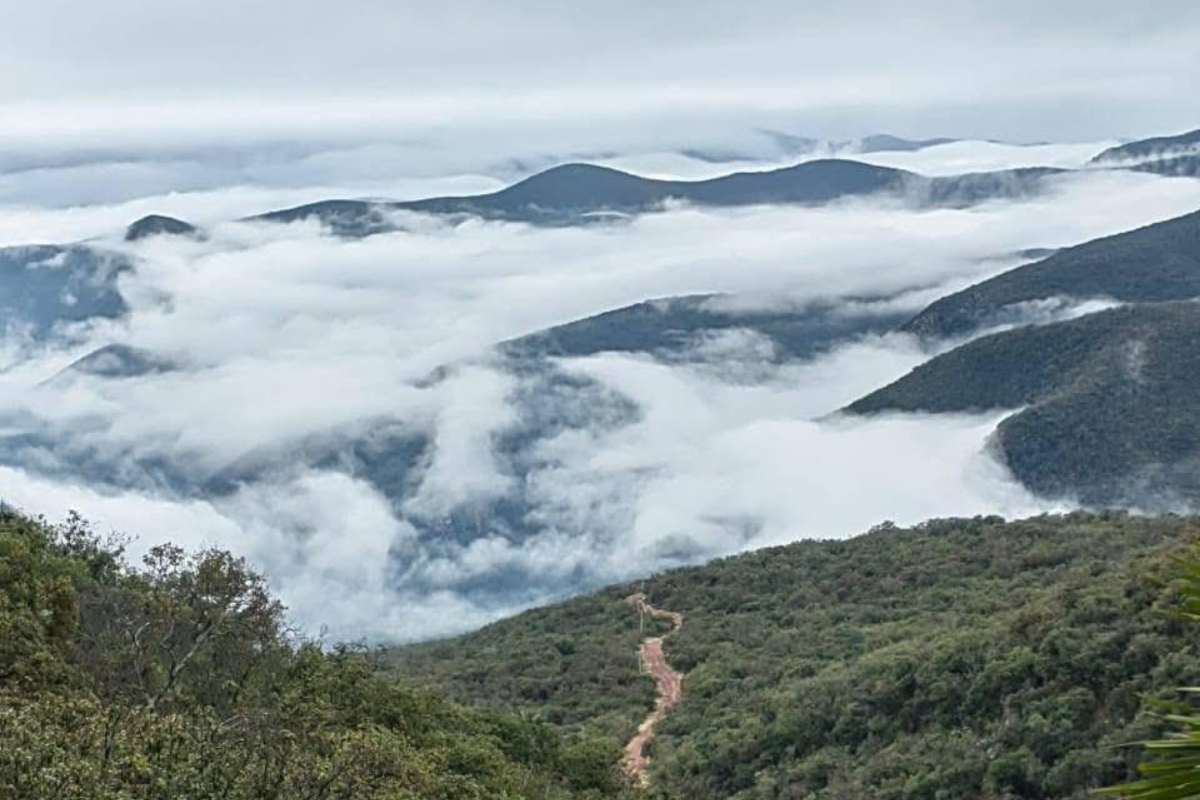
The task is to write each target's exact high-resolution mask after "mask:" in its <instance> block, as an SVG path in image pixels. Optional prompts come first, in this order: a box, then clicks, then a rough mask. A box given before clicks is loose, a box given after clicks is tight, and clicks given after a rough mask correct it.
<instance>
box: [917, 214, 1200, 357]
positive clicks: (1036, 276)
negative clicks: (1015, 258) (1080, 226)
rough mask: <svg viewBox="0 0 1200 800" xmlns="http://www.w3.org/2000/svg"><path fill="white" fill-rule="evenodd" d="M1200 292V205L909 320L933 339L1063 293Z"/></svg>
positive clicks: (1017, 272)
mask: <svg viewBox="0 0 1200 800" xmlns="http://www.w3.org/2000/svg"><path fill="white" fill-rule="evenodd" d="M1198 296H1200V211H1198V212H1194V213H1191V214H1187V215H1185V216H1182V217H1176V218H1175V219H1170V220H1166V221H1164V222H1157V223H1155V224H1153V225H1147V226H1145V227H1143V228H1138V229H1136V230H1132V231H1127V232H1125V233H1119V234H1116V235H1115V236H1107V237H1104V238H1102V239H1095V240H1093V241H1090V242H1086V243H1084V244H1081V245H1077V246H1075V247H1068V248H1066V249H1063V250H1059V251H1058V252H1056V253H1054V254H1053V255H1051V256H1049V257H1048V258H1044V259H1042V260H1040V261H1036V262H1034V263H1032V264H1026V265H1024V266H1020V267H1017V268H1016V269H1012V270H1009V271H1008V272H1005V273H1003V274H1001V275H997V276H996V277H994V278H991V279H989V280H986V281H983V282H982V283H977V284H975V285H974V286H970V287H968V288H966V289H963V290H962V291H959V292H955V293H954V294H951V295H947V296H946V297H943V298H941V299H939V300H937V301H936V302H934V303H932V304H931V305H930V306H929V307H928V308H926V309H925V310H924V311H922V312H921V313H920V314H918V315H917V316H916V317H914V318H913V319H912V320H910V321H909V322H907V323H905V325H904V326H903V327H902V330H905V331H907V332H909V333H913V334H916V335H918V336H922V337H927V338H949V337H958V336H965V335H967V334H969V333H971V332H973V331H975V330H978V329H980V328H983V327H986V326H988V325H990V324H995V323H996V322H998V321H1005V320H1004V315H1005V314H1006V312H1009V311H1011V310H1012V307H1014V306H1018V305H1019V304H1022V303H1028V302H1031V301H1038V300H1048V299H1055V298H1065V297H1069V298H1078V299H1085V298H1098V297H1099V298H1111V299H1114V300H1119V301H1122V302H1127V303H1143V302H1162V301H1170V300H1187V299H1191V298H1193V297H1198Z"/></svg>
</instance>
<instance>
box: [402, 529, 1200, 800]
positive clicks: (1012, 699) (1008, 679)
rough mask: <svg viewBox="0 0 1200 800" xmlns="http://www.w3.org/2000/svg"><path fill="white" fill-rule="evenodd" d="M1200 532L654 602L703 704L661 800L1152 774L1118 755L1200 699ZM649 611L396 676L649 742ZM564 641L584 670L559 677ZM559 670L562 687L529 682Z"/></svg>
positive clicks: (944, 540)
mask: <svg viewBox="0 0 1200 800" xmlns="http://www.w3.org/2000/svg"><path fill="white" fill-rule="evenodd" d="M1198 533H1200V523H1197V521H1195V520H1190V519H1180V518H1173V517H1163V518H1139V517H1130V516H1125V515H1122V514H1101V515H1088V514H1071V515H1067V516H1061V517H1060V516H1048V517H1040V518H1035V519H1031V520H1026V521H1022V522H1012V523H1005V522H1003V521H1002V520H1000V519H998V518H977V519H967V520H946V521H937V522H930V523H926V524H924V525H921V526H918V527H916V528H913V529H907V530H906V529H899V528H896V527H895V526H889V525H885V526H881V527H880V529H878V530H876V531H874V532H872V533H871V534H869V535H866V536H863V537H859V538H856V539H852V540H848V541H828V542H802V543H797V544H793V545H789V546H786V547H779V548H773V549H769V550H763V551H759V552H755V553H750V554H746V555H742V556H736V557H733V558H729V559H725V560H723V561H718V562H715V563H713V564H710V565H708V566H704V567H699V568H688V569H681V570H677V571H674V572H670V573H666V574H664V575H661V576H659V577H656V578H654V579H651V580H648V581H646V582H645V584H644V588H645V591H646V592H647V593H648V595H649V597H650V600H651V602H652V603H653V604H654V605H655V606H658V607H660V608H669V609H673V610H678V611H681V612H683V613H684V615H685V618H686V620H687V624H686V625H684V627H683V628H682V629H681V630H680V631H679V633H678V634H676V635H675V636H673V637H671V638H670V639H668V640H667V657H668V658H669V659H670V661H671V663H672V665H673V666H675V667H676V668H677V669H679V670H681V671H683V672H684V673H685V678H684V696H683V701H682V702H681V703H680V704H679V705H678V706H676V707H675V709H674V710H673V711H672V712H671V714H670V715H669V716H668V717H667V718H666V720H665V721H664V722H663V723H662V724H661V726H660V727H659V729H658V731H659V732H658V734H657V735H656V737H655V739H654V740H653V741H652V746H651V752H650V755H651V769H652V773H653V778H654V785H656V786H658V787H660V788H662V789H664V790H666V791H671V792H674V793H675V794H676V795H677V796H679V797H687V798H695V799H696V800H704V799H705V798H713V799H714V800H716V799H717V798H720V799H721V800H730V799H731V798H733V799H734V800H751V799H754V800H758V799H759V798H764V799H765V798H772V799H780V800H782V799H783V798H788V799H791V798H828V799H830V800H833V799H835V798H836V799H838V800H840V799H841V798H855V799H857V798H863V797H871V798H905V799H906V800H908V799H912V800H917V799H919V798H929V799H931V800H932V799H933V798H970V797H985V798H1009V797H1013V798H1015V797H1020V798H1069V797H1084V796H1087V795H1088V794H1089V792H1090V791H1091V789H1092V788H1093V787H1096V786H1101V785H1105V784H1107V783H1112V782H1115V781H1119V780H1122V779H1124V778H1125V777H1127V776H1128V775H1130V774H1131V769H1132V764H1131V763H1130V762H1129V760H1128V756H1129V753H1128V751H1127V750H1125V749H1121V748H1117V747H1114V746H1113V745H1116V744H1119V743H1123V742H1129V741H1136V740H1139V739H1145V738H1148V737H1150V736H1152V735H1154V732H1155V731H1157V730H1158V729H1159V728H1160V727H1161V721H1159V720H1156V719H1154V718H1152V717H1146V716H1141V715H1139V709H1140V707H1141V703H1142V696H1143V695H1144V694H1146V693H1148V692H1153V691H1154V690H1155V689H1156V687H1161V686H1171V685H1184V684H1190V683H1197V682H1200V681H1198V680H1197V679H1200V661H1198V660H1197V658H1196V656H1197V642H1196V641H1195V638H1194V632H1193V631H1192V630H1190V628H1189V626H1186V625H1184V624H1182V623H1181V622H1180V621H1178V620H1176V619H1173V618H1171V617H1170V616H1169V615H1167V614H1164V613H1162V611H1163V610H1164V609H1167V608H1170V607H1172V606H1173V605H1174V604H1175V602H1176V598H1175V595H1174V590H1173V589H1172V588H1170V587H1169V586H1166V585H1163V584H1162V583H1160V582H1156V581H1157V579H1159V578H1165V577H1166V576H1169V574H1170V572H1171V569H1172V566H1171V560H1170V559H1171V554H1172V553H1174V552H1176V551H1178V549H1179V548H1180V547H1181V546H1182V545H1183V544H1184V543H1185V542H1188V541H1191V540H1192V539H1194V538H1195V537H1196V535H1197V534H1198ZM632 589H633V587H617V588H615V589H613V590H611V591H609V592H605V593H603V594H601V595H597V596H594V597H591V598H586V599H584V600H580V601H573V603H568V604H564V605H561V606H558V607H555V608H553V609H543V610H539V611H536V612H530V613H529V614H526V615H522V616H521V617H517V618H514V619H511V620H506V621H504V622H500V623H497V624H495V625H493V626H491V627H490V628H488V629H485V630H484V631H481V632H478V633H475V634H471V635H469V636H466V637H463V638H461V639H458V640H454V641H449V642H443V643H439V644H436V645H423V646H419V647H414V648H402V649H400V650H399V651H398V652H393V653H391V654H389V657H388V663H389V665H390V666H391V667H392V668H393V669H395V670H397V671H398V672H400V673H401V674H407V675H409V676H410V678H412V679H416V680H420V681H435V682H437V683H439V684H441V685H444V686H446V687H448V688H449V689H450V690H451V691H453V692H454V693H455V694H456V695H457V696H459V697H462V698H465V699H475V700H481V701H486V702H500V703H503V704H529V705H533V704H536V705H537V706H538V707H540V708H542V709H543V710H544V713H545V714H546V715H547V716H548V717H549V718H551V719H555V720H562V721H566V722H567V724H569V725H577V724H579V723H580V722H583V723H584V724H585V725H586V724H587V722H588V720H589V715H591V714H596V713H597V708H598V707H599V706H600V704H603V706H602V707H603V711H602V712H600V713H599V714H597V716H596V717H595V719H597V721H598V722H597V724H598V725H599V726H600V727H603V728H606V729H610V730H611V729H613V727H614V725H615V724H616V722H617V721H619V720H622V719H623V720H624V724H625V725H626V726H630V725H633V724H635V723H636V721H638V720H640V719H641V718H642V716H643V715H644V714H645V713H646V712H647V711H648V710H649V707H650V696H649V695H639V694H637V693H635V692H632V691H628V690H626V689H625V688H624V687H626V685H627V683H626V682H627V681H628V682H634V681H639V680H640V681H641V682H642V683H643V684H647V685H648V684H649V680H648V679H647V678H645V677H642V678H638V677H637V675H636V672H635V665H634V663H633V662H632V659H631V657H630V654H631V648H632V644H631V642H630V641H629V639H628V638H625V639H621V638H620V637H614V638H615V639H616V641H617V642H618V644H617V645H614V646H603V645H602V644H601V640H604V639H607V638H609V637H610V635H611V632H612V629H613V628H614V627H616V626H629V625H631V624H636V615H634V614H632V612H631V609H630V608H629V607H628V605H625V604H623V603H621V602H620V598H621V597H623V596H625V595H626V594H628V593H629V592H630V591H632ZM585 608H586V609H588V611H587V612H586V613H578V614H577V613H576V611H577V610H578V611H582V610H583V609H585ZM597 629H599V631H600V632H599V633H597V632H596V630H597ZM626 630H628V628H626ZM557 642H565V643H566V645H567V646H568V647H574V648H575V652H576V653H583V654H584V655H583V657H579V658H575V659H557V658H555V657H554V656H553V655H552V651H553V650H554V648H555V643H557ZM539 659H547V661H548V663H550V664H552V665H553V674H549V675H543V674H541V673H534V674H532V675H531V674H529V672H528V667H527V665H528V664H530V663H538V662H539ZM617 668H619V669H623V670H624V672H625V677H624V678H621V677H620V676H619V674H618V673H617V672H616V671H615V670H616V669H617ZM547 669H549V667H548V668H547ZM482 675H487V676H489V677H490V680H482V679H480V677H479V676H482ZM600 675H603V676H605V677H604V679H603V680H595V682H593V680H594V676H600ZM589 688H590V691H589ZM534 692H536V695H535V694H534ZM626 730H628V727H626Z"/></svg>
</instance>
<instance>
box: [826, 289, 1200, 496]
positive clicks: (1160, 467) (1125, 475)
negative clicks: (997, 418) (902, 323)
mask: <svg viewBox="0 0 1200 800" xmlns="http://www.w3.org/2000/svg"><path fill="white" fill-rule="evenodd" d="M1198 341H1200V303H1196V302H1179V303H1147V304H1142V305H1135V306H1125V307H1121V308H1116V309H1111V310H1108V311H1102V312H1098V313H1095V314H1089V315H1087V316H1085V317H1081V318H1079V319H1075V320H1069V321H1066V322H1058V323H1054V324H1050V325H1031V326H1026V327H1022V328H1016V329H1014V330H1010V331H1004V332H1002V333H997V334H993V335H991V336H986V337H983V338H981V339H976V340H974V341H972V342H969V343H967V344H965V345H963V346H961V347H959V348H956V349H954V350H951V351H950V352H948V353H945V354H943V355H941V356H938V357H937V358H934V359H932V360H931V361H928V362H926V363H925V364H922V365H921V366H919V367H917V368H916V369H914V370H913V371H912V372H910V373H909V374H908V375H905V376H904V377H902V378H900V379H899V380H897V381H896V382H895V383H892V384H891V385H889V386H885V387H884V388H882V389H879V390H878V391H876V392H873V393H872V394H870V395H868V396H866V397H864V398H862V399H861V400H858V401H856V402H854V403H852V404H851V405H850V406H849V407H848V409H847V410H848V411H850V412H851V413H855V414H878V413H881V412H929V413H945V412H969V411H980V410H986V409H1020V410H1019V411H1018V412H1017V413H1015V414H1013V415H1012V416H1010V417H1009V418H1007V419H1005V420H1004V421H1003V422H1002V423H1001V424H1000V426H999V428H998V429H997V431H996V434H995V438H994V442H993V444H994V448H995V449H996V451H997V453H998V455H999V456H1000V457H1001V459H1002V460H1003V461H1004V463H1005V464H1006V465H1007V466H1008V468H1009V469H1010V470H1011V471H1012V473H1013V475H1014V476H1015V477H1016V478H1017V479H1018V480H1020V481H1021V483H1023V484H1024V485H1025V486H1027V487H1028V488H1030V489H1032V490H1033V491H1035V492H1037V493H1039V494H1042V495H1045V496H1049V497H1057V496H1068V497H1072V498H1077V499H1079V500H1081V501H1082V502H1084V503H1088V504H1091V505H1094V506H1099V507H1111V506H1115V505H1130V506H1133V507H1140V508H1151V509H1162V510H1169V509H1172V508H1178V507H1180V506H1182V505H1185V504H1188V503H1194V502H1196V501H1197V500H1200V427H1197V425H1196V420H1197V419H1198V418H1200V392H1197V389H1198V388H1200V387H1198V385H1197V381H1198V377H1200V349H1198V348H1197V347H1196V343H1197V342H1198Z"/></svg>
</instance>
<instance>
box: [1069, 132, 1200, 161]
mask: <svg viewBox="0 0 1200 800" xmlns="http://www.w3.org/2000/svg"><path fill="white" fill-rule="evenodd" d="M1198 153H1200V129H1197V130H1194V131H1188V132H1187V133H1180V134H1177V135H1174V136H1155V137H1154V138H1151V139H1140V140H1138V141H1136V142H1127V143H1125V144H1122V145H1117V146H1116V147H1110V148H1108V149H1107V150H1105V151H1103V152H1102V153H1100V154H1099V155H1097V156H1096V157H1095V158H1093V159H1092V161H1091V163H1093V164H1101V165H1108V164H1112V163H1127V162H1140V161H1149V160H1161V159H1167V158H1173V157H1176V156H1180V155H1196V154H1198Z"/></svg>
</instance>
